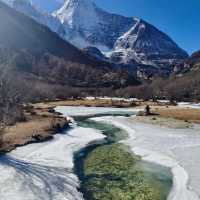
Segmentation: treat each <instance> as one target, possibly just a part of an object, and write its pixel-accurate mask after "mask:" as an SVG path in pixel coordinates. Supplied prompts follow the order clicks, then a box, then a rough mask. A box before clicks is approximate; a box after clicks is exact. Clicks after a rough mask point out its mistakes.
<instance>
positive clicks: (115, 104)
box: [34, 99, 135, 108]
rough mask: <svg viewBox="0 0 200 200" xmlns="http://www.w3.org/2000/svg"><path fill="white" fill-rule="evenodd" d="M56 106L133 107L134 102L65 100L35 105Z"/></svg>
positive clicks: (40, 106) (43, 106) (36, 105)
mask: <svg viewBox="0 0 200 200" xmlns="http://www.w3.org/2000/svg"><path fill="white" fill-rule="evenodd" d="M55 106H88V107H124V108H126V107H133V106H135V104H134V103H133V102H125V101H113V100H104V99H95V100H85V99H83V100H65V101H54V102H45V103H38V104H34V107H36V108H49V107H55Z"/></svg>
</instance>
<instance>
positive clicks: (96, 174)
mask: <svg viewBox="0 0 200 200" xmlns="http://www.w3.org/2000/svg"><path fill="white" fill-rule="evenodd" d="M137 161H139V158H138V157H136V156H133V155H132V154H130V153H129V152H126V151H124V150H123V149H122V148H121V147H120V145H118V144H113V145H106V146H102V147H98V148H96V149H95V150H94V151H92V152H91V153H90V154H89V156H88V157H87V159H86V160H85V162H84V176H85V181H84V186H83V189H84V191H85V194H87V196H86V199H88V200H109V199H113V200H114V199H115V200H160V199H161V195H160V191H159V190H158V189H157V187H152V186H151V185H150V184H149V183H148V181H146V179H145V176H144V174H143V172H142V171H141V170H138V169H136V168H135V167H134V166H135V165H136V162H137Z"/></svg>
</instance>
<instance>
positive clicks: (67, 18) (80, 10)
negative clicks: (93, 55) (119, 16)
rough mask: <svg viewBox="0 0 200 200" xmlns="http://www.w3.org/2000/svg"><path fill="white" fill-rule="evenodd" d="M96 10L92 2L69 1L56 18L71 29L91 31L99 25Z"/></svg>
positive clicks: (86, 0) (88, 0)
mask: <svg viewBox="0 0 200 200" xmlns="http://www.w3.org/2000/svg"><path fill="white" fill-rule="evenodd" d="M95 8H96V7H95V4H94V3H93V2H92V1H91V0H67V1H66V2H65V4H64V5H63V7H61V8H60V9H59V10H58V11H56V12H55V13H54V16H57V17H58V18H59V19H60V21H61V22H62V23H63V24H65V25H68V26H69V27H70V28H79V27H82V28H84V29H88V31H89V29H90V28H91V27H94V26H95V25H96V23H97V16H96V12H95Z"/></svg>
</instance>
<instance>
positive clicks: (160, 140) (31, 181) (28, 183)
mask: <svg viewBox="0 0 200 200" xmlns="http://www.w3.org/2000/svg"><path fill="white" fill-rule="evenodd" d="M56 110H57V111H59V112H62V113H63V114H64V115H65V116H72V117H73V116H76V115H86V114H88V115H96V114H102V113H110V112H111V113H112V112H116V113H120V112H130V111H132V110H130V109H117V108H85V107H58V108H57V109H56ZM94 120H96V121H104V122H106V123H111V124H114V125H115V126H118V127H120V128H121V129H124V130H125V131H126V132H127V133H128V134H129V138H128V139H127V140H125V141H122V142H123V143H125V144H127V145H129V146H130V147H131V149H132V150H133V152H134V153H136V154H138V155H141V156H142V158H143V159H144V160H147V161H150V162H154V163H157V164H161V165H164V166H167V167H169V168H171V170H172V173H173V175H174V187H173V190H172V192H171V194H170V196H169V199H170V200H199V197H198V195H200V175H199V173H198V172H199V168H200V162H199V154H200V133H199V130H200V129H199V127H195V128H194V129H184V130H174V129H167V128H161V127H157V126H153V125H144V124H140V123H133V121H132V120H131V119H129V118H124V117H114V116H113V117H97V118H94ZM103 138H104V136H103V135H102V134H101V132H99V131H97V130H96V129H91V128H82V127H77V126H75V127H74V128H73V129H70V130H68V131H67V132H66V133H63V134H57V135H55V138H54V139H53V140H51V141H49V142H45V143H38V144H31V145H28V146H24V147H20V148H17V149H16V150H15V151H12V152H11V153H8V154H6V155H4V156H1V157H0V172H1V173H0V199H1V200H8V199H9V200H61V199H62V200H82V199H83V196H82V194H81V193H79V192H78V190H77V188H78V186H79V180H78V178H77V177H76V175H74V174H73V167H74V166H73V154H74V152H76V151H78V150H80V149H82V148H83V147H85V146H87V144H88V143H90V142H92V141H96V140H101V139H103Z"/></svg>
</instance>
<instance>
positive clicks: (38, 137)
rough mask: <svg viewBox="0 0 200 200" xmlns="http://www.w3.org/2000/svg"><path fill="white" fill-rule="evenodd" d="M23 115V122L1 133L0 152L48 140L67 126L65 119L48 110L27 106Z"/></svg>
mask: <svg viewBox="0 0 200 200" xmlns="http://www.w3.org/2000/svg"><path fill="white" fill-rule="evenodd" d="M24 113H25V119H26V120H25V121H23V122H18V123H16V124H14V125H13V126H7V127H5V129H4V131H3V132H2V133H1V137H0V138H1V141H0V152H2V153H3V152H10V151H12V150H14V149H15V148H16V147H19V146H24V145H26V144H30V143H35V142H43V141H47V140H50V139H52V138H53V135H54V134H55V133H57V132H60V131H61V130H62V129H63V128H65V127H67V126H68V124H69V121H68V120H67V119H66V118H65V117H62V116H60V115H59V114H58V113H55V112H52V110H48V109H42V108H40V109H38V108H37V107H34V106H33V107H32V106H28V107H25V109H24Z"/></svg>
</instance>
